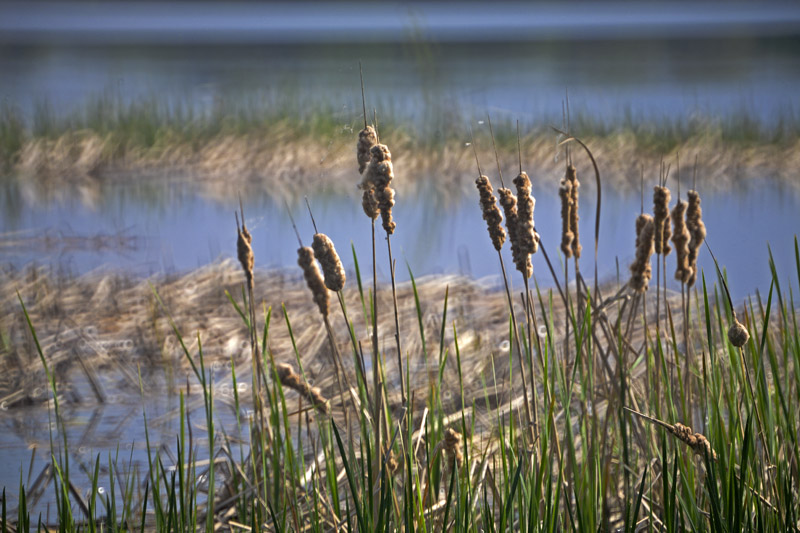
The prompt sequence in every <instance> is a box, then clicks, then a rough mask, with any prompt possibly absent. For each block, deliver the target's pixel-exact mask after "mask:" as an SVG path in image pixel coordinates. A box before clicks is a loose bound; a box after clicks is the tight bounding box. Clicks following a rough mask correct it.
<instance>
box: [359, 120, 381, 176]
mask: <svg viewBox="0 0 800 533" xmlns="http://www.w3.org/2000/svg"><path fill="white" fill-rule="evenodd" d="M376 144H378V136H377V135H376V134H375V128H373V127H372V126H367V127H366V128H364V129H363V130H361V131H360V132H358V144H357V145H356V156H357V158H358V173H359V174H363V173H364V169H366V168H367V165H368V164H369V160H370V150H371V149H372V147H373V146H375V145H376Z"/></svg>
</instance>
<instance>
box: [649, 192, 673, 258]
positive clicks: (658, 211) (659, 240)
mask: <svg viewBox="0 0 800 533" xmlns="http://www.w3.org/2000/svg"><path fill="white" fill-rule="evenodd" d="M670 198H671V195H670V192H669V189H667V188H666V187H653V221H654V223H655V232H656V233H655V236H656V237H655V243H654V244H655V250H656V253H657V254H662V253H664V245H665V241H666V239H668V238H669V235H665V226H666V227H667V230H666V232H669V229H668V228H669V201H670ZM665 237H666V238H665ZM666 247H667V248H669V244H666ZM665 255H666V254H665Z"/></svg>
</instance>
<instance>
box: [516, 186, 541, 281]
mask: <svg viewBox="0 0 800 533" xmlns="http://www.w3.org/2000/svg"><path fill="white" fill-rule="evenodd" d="M514 185H515V186H516V187H517V230H516V237H517V241H518V244H517V246H518V248H519V254H518V255H517V257H516V258H515V260H514V262H515V265H516V267H517V270H519V272H520V273H521V274H522V275H523V276H525V277H526V278H530V277H531V276H532V275H533V265H532V264H531V254H535V253H536V252H537V251H538V250H539V236H538V235H537V234H536V232H535V231H534V229H533V228H534V222H533V208H534V206H535V205H536V200H535V199H534V198H533V196H532V195H531V180H530V178H528V175H527V174H526V173H525V172H520V174H519V175H518V176H517V177H516V178H514Z"/></svg>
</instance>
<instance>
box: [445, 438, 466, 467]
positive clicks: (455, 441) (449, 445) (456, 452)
mask: <svg viewBox="0 0 800 533" xmlns="http://www.w3.org/2000/svg"><path fill="white" fill-rule="evenodd" d="M462 443H463V436H462V435H461V433H459V432H458V431H455V430H453V429H450V428H448V429H447V431H445V432H444V451H445V453H446V454H447V462H448V465H449V467H450V469H451V471H452V470H455V469H456V468H461V463H462V462H463V460H464V455H463V454H462V451H461V445H462Z"/></svg>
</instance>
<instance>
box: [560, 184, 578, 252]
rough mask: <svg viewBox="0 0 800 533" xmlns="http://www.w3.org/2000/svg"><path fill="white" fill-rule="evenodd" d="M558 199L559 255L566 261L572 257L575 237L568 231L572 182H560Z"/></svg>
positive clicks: (570, 214)
mask: <svg viewBox="0 0 800 533" xmlns="http://www.w3.org/2000/svg"><path fill="white" fill-rule="evenodd" d="M558 197H559V198H560V199H561V253H563V254H564V257H565V258H566V259H569V258H570V257H572V239H573V238H574V237H575V235H573V233H572V230H570V220H571V217H572V182H571V181H569V180H568V179H567V178H566V177H564V179H562V180H561V183H560V184H559V187H558Z"/></svg>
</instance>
